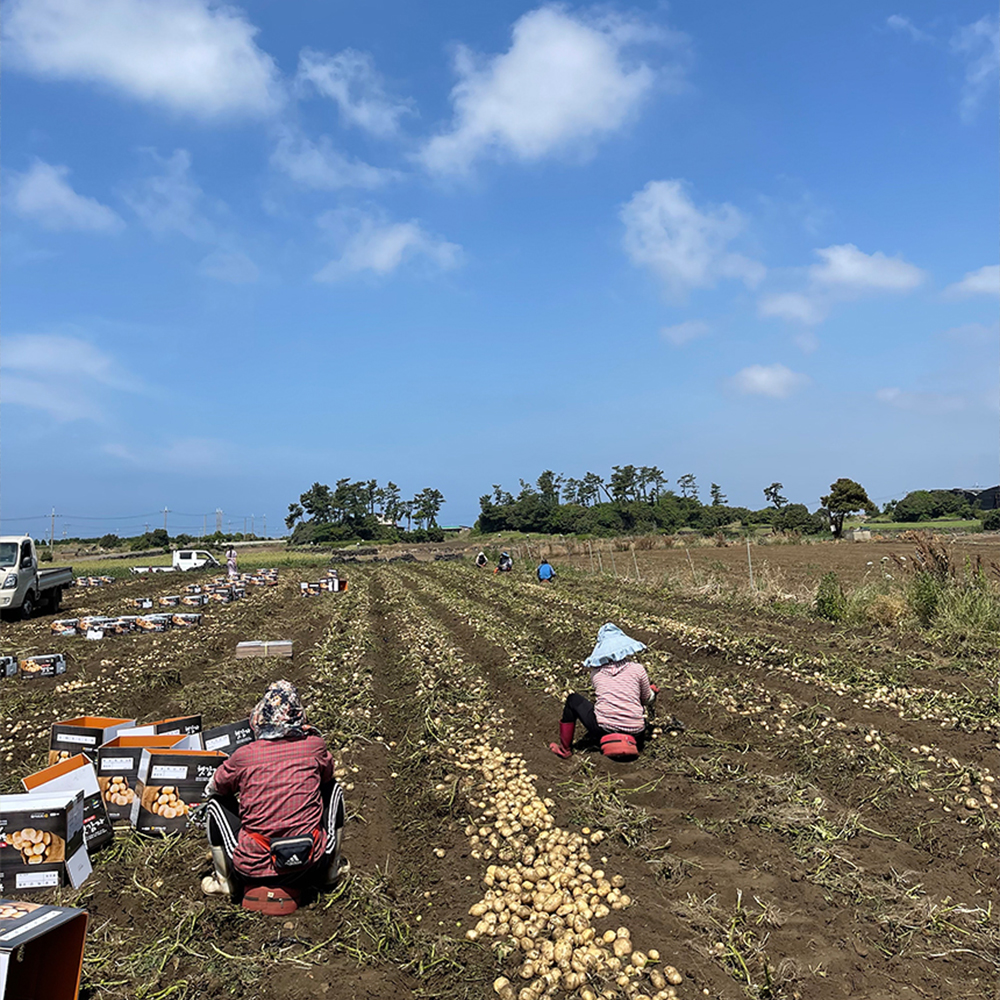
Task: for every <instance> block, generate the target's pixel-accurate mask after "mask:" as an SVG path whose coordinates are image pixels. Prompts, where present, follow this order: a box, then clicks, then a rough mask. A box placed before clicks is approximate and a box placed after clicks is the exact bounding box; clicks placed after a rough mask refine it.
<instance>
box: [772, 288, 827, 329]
mask: <svg viewBox="0 0 1000 1000" xmlns="http://www.w3.org/2000/svg"><path fill="white" fill-rule="evenodd" d="M757 312H758V314H759V315H760V316H777V317H779V318H780V319H787V320H791V321H792V322H795V323H805V324H806V325H807V326H812V325H814V324H816V323H822V322H823V320H824V319H826V309H825V308H824V307H823V305H822V304H821V303H820V302H818V301H817V300H816V299H815V298H814V297H812V296H809V295H804V294H803V293H801V292H778V293H776V294H774V295H765V296H764V297H763V298H762V299H761V300H760V301H759V302H758V303H757Z"/></svg>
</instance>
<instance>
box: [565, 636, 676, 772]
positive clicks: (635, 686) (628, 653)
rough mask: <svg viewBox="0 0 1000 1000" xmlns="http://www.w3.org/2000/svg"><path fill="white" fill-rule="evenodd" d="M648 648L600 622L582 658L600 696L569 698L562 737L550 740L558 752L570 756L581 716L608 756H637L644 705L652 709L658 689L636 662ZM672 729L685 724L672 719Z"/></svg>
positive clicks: (642, 738) (642, 734) (642, 737)
mask: <svg viewBox="0 0 1000 1000" xmlns="http://www.w3.org/2000/svg"><path fill="white" fill-rule="evenodd" d="M645 648H646V647H645V645H643V643H641V642H639V641H638V640H637V639H631V638H629V637H628V636H627V635H626V634H625V633H624V632H623V631H622V630H621V629H620V628H618V626H617V625H612V624H611V623H610V622H609V623H608V624H606V625H602V626H601V628H600V631H599V632H598V633H597V645H596V646H594V651H593V652H592V653H591V654H590V656H589V657H587V659H586V660H584V661H583V666H585V667H589V668H590V680H591V683H592V684H593V685H594V690H595V692H596V693H597V697H596V700H595V701H593V702H592V701H590V700H589V699H587V698H584V696H583V695H582V694H576V693H575V692H574V693H573V694H571V695H569V696H568V697H567V699H566V704H565V706H564V707H563V715H562V721H561V722H560V723H559V742H558V743H550V744H549V749H550V750H551V751H552V752H553V753H554V754H556V755H557V756H559V757H569V756H571V754H572V752H573V751H572V746H573V735H574V733H575V730H576V723H577V720H579V721H580V722H582V723H583V725H584V728H585V729H586V730H587V735H588V736H589V737H590V739H591V740H592V741H593V742H595V743H598V742H599V743H600V745H601V750H602V752H603V753H604V754H605V756H608V757H611V758H613V759H615V760H631V759H633V758H635V757H636V756H637V755H638V753H639V751H640V750H641V749H642V747H643V744H644V743H645V737H646V718H645V716H644V714H643V706H644V705H646V706H648V707H649V709H650V712H651V713H652V709H653V706H654V704H655V701H656V694H657V688H656V687H655V686H654V685H652V684H650V683H649V677H648V676H647V674H646V670H645V668H644V667H642V666H640V664H638V663H636V662H635V656H636V654H637V653H640V652H642V650H644V649H645ZM670 728H673V729H680V728H683V727H682V726H681V724H680V723H679V722H677V721H676V720H672V724H671V727H670Z"/></svg>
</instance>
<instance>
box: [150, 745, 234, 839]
mask: <svg viewBox="0 0 1000 1000" xmlns="http://www.w3.org/2000/svg"><path fill="white" fill-rule="evenodd" d="M225 759H226V755H225V754H224V753H218V752H217V751H214V750H174V749H172V750H161V749H157V748H155V747H150V748H147V749H145V750H143V752H142V759H141V760H140V762H139V775H138V783H137V786H136V794H135V801H134V802H133V803H132V814H131V821H132V826H134V827H135V828H136V830H138V831H139V832H140V833H176V832H179V831H181V830H184V829H186V828H187V824H188V813H189V812H190V811H191V810H192V809H193V808H194V807H195V806H198V805H201V803H202V802H203V801H204V800H205V786H206V785H207V784H208V783H209V781H210V780H211V778H212V775H213V774H215V769H216V768H217V767H218V766H219V765H220V764H221V763H222V762H223V761H224V760H225Z"/></svg>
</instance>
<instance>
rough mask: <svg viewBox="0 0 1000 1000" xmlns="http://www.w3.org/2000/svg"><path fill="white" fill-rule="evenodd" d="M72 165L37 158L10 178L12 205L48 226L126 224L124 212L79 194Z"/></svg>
mask: <svg viewBox="0 0 1000 1000" xmlns="http://www.w3.org/2000/svg"><path fill="white" fill-rule="evenodd" d="M68 177H69V167H61V166H58V167H57V166H53V165H52V164H51V163H46V162H45V161H44V160H35V162H34V163H33V164H32V165H31V167H30V168H29V169H28V170H27V171H26V172H25V173H23V174H18V173H15V174H14V175H13V176H12V178H11V181H10V186H11V196H10V207H11V208H12V209H13V210H14V212H16V213H17V214H18V215H20V216H22V217H23V218H26V219H31V220H32V221H33V222H37V223H38V224H39V225H40V226H43V227H44V228H45V229H53V230H74V229H75V230H80V231H83V232H92V233H117V232H120V231H121V230H122V229H124V228H125V223H124V222H123V221H122V218H121V216H120V215H119V214H118V213H117V212H116V211H115V210H114V209H112V208H109V207H108V206H107V205H102V204H101V203H100V202H99V201H97V199H96V198H88V197H87V196H86V195H82V194H77V192H76V191H74V190H73V188H72V187H71V186H70V183H69V181H68V180H67V178H68Z"/></svg>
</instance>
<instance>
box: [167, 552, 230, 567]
mask: <svg viewBox="0 0 1000 1000" xmlns="http://www.w3.org/2000/svg"><path fill="white" fill-rule="evenodd" d="M173 565H174V569H180V570H186V569H203V568H204V567H206V566H209V567H211V566H219V561H218V559H216V558H215V556H213V555H212V553H211V552H205V551H204V549H178V550H177V551H176V552H175V553H174V563H173Z"/></svg>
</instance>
